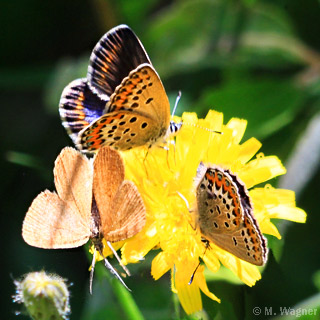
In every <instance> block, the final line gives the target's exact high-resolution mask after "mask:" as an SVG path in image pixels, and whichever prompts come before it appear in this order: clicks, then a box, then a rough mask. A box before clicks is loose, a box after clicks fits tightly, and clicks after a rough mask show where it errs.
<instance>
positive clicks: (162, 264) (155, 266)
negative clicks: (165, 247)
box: [151, 252, 174, 280]
mask: <svg viewBox="0 0 320 320" xmlns="http://www.w3.org/2000/svg"><path fill="white" fill-rule="evenodd" d="M173 263H174V260H173V257H172V256H169V255H168V254H167V253H166V252H160V253H159V254H158V255H157V256H156V257H155V258H154V259H153V260H152V264H151V275H152V276H153V278H154V280H158V279H159V278H160V277H162V276H163V275H164V274H165V273H166V272H167V271H169V270H170V269H171V268H172V265H173Z"/></svg>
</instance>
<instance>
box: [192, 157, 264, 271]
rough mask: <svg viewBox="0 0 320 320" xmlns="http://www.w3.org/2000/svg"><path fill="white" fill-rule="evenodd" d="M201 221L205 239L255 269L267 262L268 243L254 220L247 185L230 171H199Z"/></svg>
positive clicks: (200, 169)
mask: <svg viewBox="0 0 320 320" xmlns="http://www.w3.org/2000/svg"><path fill="white" fill-rule="evenodd" d="M198 181H199V183H198V186H197V189H196V193H197V218H198V225H199V227H200V231H201V234H202V236H203V237H204V238H205V239H206V240H208V241H209V242H210V241H211V242H213V243H214V244H216V245H217V246H219V247H221V248H222V249H224V250H226V251H228V252H230V253H232V254H233V255H235V256H236V257H238V258H240V259H242V260H244V261H247V262H250V263H252V264H254V265H263V264H264V263H265V262H266V259H267V252H268V249H267V246H266V242H267V241H266V239H265V238H264V236H263V235H262V233H261V231H260V229H259V225H258V222H257V221H256V219H255V218H254V216H253V208H252V204H251V201H250V198H249V195H248V192H247V190H246V188H245V185H244V184H243V183H242V182H241V181H240V180H239V178H237V177H236V176H235V175H233V174H232V173H231V172H230V171H228V170H223V169H220V168H218V167H213V166H212V167H206V166H205V165H204V164H202V163H201V164H200V166H199V168H198Z"/></svg>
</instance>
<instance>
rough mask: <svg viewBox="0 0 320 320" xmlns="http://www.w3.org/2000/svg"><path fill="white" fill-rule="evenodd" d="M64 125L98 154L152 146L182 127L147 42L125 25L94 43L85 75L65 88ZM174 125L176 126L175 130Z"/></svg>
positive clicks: (83, 145)
mask: <svg viewBox="0 0 320 320" xmlns="http://www.w3.org/2000/svg"><path fill="white" fill-rule="evenodd" d="M59 111H60V116H61V119H62V124H63V126H64V127H65V128H66V130H67V132H68V134H69V135H70V137H71V138H72V140H73V141H74V143H75V144H76V146H77V147H78V148H79V149H80V150H83V151H84V152H96V151H97V150H98V149H99V148H101V147H102V146H110V147H113V148H115V149H119V150H128V149H131V148H134V147H138V146H142V145H147V146H151V145H153V144H155V143H156V142H157V141H164V139H165V137H166V136H167V135H168V134H169V133H170V132H171V131H172V130H174V131H173V132H175V131H176V130H177V129H178V126H174V125H173V124H172V123H170V104H169V100H168V97H167V95H166V92H165V89H164V87H163V84H162V82H161V80H160V78H159V76H158V74H157V72H156V71H155V69H154V68H153V66H152V64H151V61H150V59H149V57H148V55H147V53H146V52H145V50H144V48H143V45H142V44H141V42H140V41H139V39H138V38H137V36H136V35H135V34H134V33H133V31H132V30H131V29H130V28H129V27H128V26H126V25H120V26H118V27H115V28H113V29H111V30H110V31H109V32H107V33H106V34H105V35H104V36H103V37H102V38H101V39H100V41H99V42H98V43H97V45H96V46H95V48H94V50H93V52H92V54H91V57H90V62H89V67H88V74H87V78H86V79H78V80H75V81H73V82H71V84H69V85H68V86H67V87H66V88H65V89H64V91H63V93H62V96H61V100H60V107H59ZM172 128H173V129H172Z"/></svg>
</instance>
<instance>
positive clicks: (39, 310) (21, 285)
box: [14, 271, 70, 320]
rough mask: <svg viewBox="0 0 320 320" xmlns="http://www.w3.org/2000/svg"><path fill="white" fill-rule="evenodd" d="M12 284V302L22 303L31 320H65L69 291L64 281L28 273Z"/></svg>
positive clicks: (47, 275) (59, 278)
mask: <svg viewBox="0 0 320 320" xmlns="http://www.w3.org/2000/svg"><path fill="white" fill-rule="evenodd" d="M14 283H15V285H16V295H15V296H14V301H15V302H18V303H23V304H24V305H25V307H26V309H27V312H28V313H29V314H30V316H31V317H32V318H33V319H35V320H41V319H52V320H62V319H67V316H68V314H69V313H70V304H69V291H68V288H67V285H66V283H65V280H64V279H62V278H61V277H59V276H57V275H55V274H47V273H45V272H44V271H40V272H31V273H28V274H27V275H25V276H24V278H23V279H22V280H21V281H15V282H14Z"/></svg>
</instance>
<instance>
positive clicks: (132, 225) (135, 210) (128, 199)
mask: <svg viewBox="0 0 320 320" xmlns="http://www.w3.org/2000/svg"><path fill="white" fill-rule="evenodd" d="M145 223H146V209H145V206H144V203H143V200H142V198H141V196H140V193H139V191H138V189H137V187H136V186H135V184H134V183H133V182H131V181H123V183H122V184H121V186H120V187H119V189H118V191H117V193H116V195H115V197H114V199H113V201H112V204H111V207H110V212H109V219H108V220H103V219H102V230H103V235H104V238H105V239H106V240H108V241H111V242H116V241H120V240H125V239H128V238H131V237H133V236H134V235H136V234H137V233H138V232H140V231H141V229H142V228H143V227H144V225H145Z"/></svg>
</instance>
